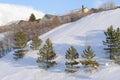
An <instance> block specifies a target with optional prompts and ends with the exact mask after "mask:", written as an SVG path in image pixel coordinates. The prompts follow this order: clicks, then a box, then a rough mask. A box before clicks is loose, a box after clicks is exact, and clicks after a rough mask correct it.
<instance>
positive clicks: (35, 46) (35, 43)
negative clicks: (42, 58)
mask: <svg viewBox="0 0 120 80" xmlns="http://www.w3.org/2000/svg"><path fill="white" fill-rule="evenodd" d="M41 43H42V40H41V39H39V37H38V36H33V38H32V43H31V44H30V48H32V49H33V50H38V49H39V46H40V45H41Z"/></svg>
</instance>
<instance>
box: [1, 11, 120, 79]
mask: <svg viewBox="0 0 120 80" xmlns="http://www.w3.org/2000/svg"><path fill="white" fill-rule="evenodd" d="M119 21H120V9H115V10H111V11H105V12H100V13H94V14H92V15H89V16H87V17H84V18H82V19H80V20H78V21H76V22H73V23H68V24H64V25H62V26H59V27H58V28H55V29H53V30H51V31H49V32H47V33H45V34H43V35H41V36H40V38H41V39H42V40H43V41H45V40H46V39H47V38H50V39H51V40H52V42H53V44H54V49H55V51H56V53H57V56H58V57H57V58H56V62H57V65H55V66H54V67H52V68H50V69H48V70H44V69H40V68H39V67H38V64H37V63H36V59H37V52H38V51H32V50H30V51H29V52H28V53H27V55H26V56H25V57H24V58H23V59H20V60H18V61H15V60H14V59H13V56H12V52H11V53H9V54H8V55H7V56H5V57H3V58H1V59H0V64H1V65H0V79H1V80H120V77H119V75H120V66H119V65H116V64H114V63H113V62H112V61H110V60H109V59H107V58H106V57H105V54H104V50H103V48H104V46H103V43H102V41H103V40H105V36H104V31H105V30H106V29H107V28H108V27H109V26H110V25H113V26H114V28H117V27H119V26H120V22H119ZM71 45H73V46H75V47H76V49H77V51H78V52H79V54H82V51H83V49H84V48H85V47H86V46H87V45H91V46H92V48H93V50H94V51H95V53H96V57H95V58H94V59H95V60H97V61H98V62H99V63H100V68H99V69H98V70H97V71H96V72H94V73H91V74H90V73H85V72H84V71H83V70H82V69H81V68H80V69H79V71H78V72H76V73H74V74H70V73H66V72H65V71H64V70H65V65H64V64H65V58H64V55H65V52H66V50H67V49H68V47H70V46H71ZM80 59H81V57H80Z"/></svg>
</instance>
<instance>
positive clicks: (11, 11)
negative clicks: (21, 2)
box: [0, 3, 44, 26]
mask: <svg viewBox="0 0 120 80" xmlns="http://www.w3.org/2000/svg"><path fill="white" fill-rule="evenodd" d="M31 13H34V14H35V15H36V18H42V17H43V16H44V13H42V12H41V11H38V10H35V9H33V8H29V7H25V6H18V5H9V4H2V3H0V26H1V25H6V24H8V23H10V22H13V21H19V20H28V19H29V16H30V15H31Z"/></svg>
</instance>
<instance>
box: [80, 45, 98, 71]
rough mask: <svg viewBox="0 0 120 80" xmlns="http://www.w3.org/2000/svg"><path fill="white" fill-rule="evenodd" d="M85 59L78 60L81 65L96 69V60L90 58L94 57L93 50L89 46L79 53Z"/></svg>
mask: <svg viewBox="0 0 120 80" xmlns="http://www.w3.org/2000/svg"><path fill="white" fill-rule="evenodd" d="M81 56H82V57H83V58H85V60H83V61H80V62H81V64H82V65H84V66H85V67H89V68H94V69H96V68H97V67H98V66H99V63H98V62H97V61H94V60H92V59H93V58H94V57H95V54H94V51H93V50H92V49H91V46H87V49H85V50H84V51H83V54H82V55H81Z"/></svg>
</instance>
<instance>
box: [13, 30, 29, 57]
mask: <svg viewBox="0 0 120 80" xmlns="http://www.w3.org/2000/svg"><path fill="white" fill-rule="evenodd" d="M26 45H27V37H26V34H25V33H24V32H22V31H19V32H18V33H16V35H15V38H14V47H15V48H16V49H18V50H17V51H15V52H14V53H13V55H14V59H19V58H23V57H24V55H25V52H26V51H25V50H23V48H25V47H26Z"/></svg>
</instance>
